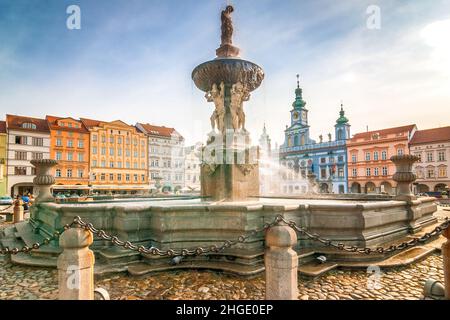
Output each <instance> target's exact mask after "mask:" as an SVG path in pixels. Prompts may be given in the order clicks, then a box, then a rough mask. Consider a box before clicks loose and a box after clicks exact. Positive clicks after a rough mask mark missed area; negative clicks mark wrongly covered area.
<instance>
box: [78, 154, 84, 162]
mask: <svg viewBox="0 0 450 320" xmlns="http://www.w3.org/2000/svg"><path fill="white" fill-rule="evenodd" d="M78 161H79V162H83V161H84V153H79V154H78Z"/></svg>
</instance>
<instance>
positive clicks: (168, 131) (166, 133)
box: [138, 123, 183, 139]
mask: <svg viewBox="0 0 450 320" xmlns="http://www.w3.org/2000/svg"><path fill="white" fill-rule="evenodd" d="M138 125H140V126H141V127H142V129H144V133H146V134H148V135H157V136H162V137H169V138H170V137H172V134H173V133H178V132H177V131H176V130H175V129H174V128H166V127H164V126H163V127H159V126H155V125H151V124H148V123H146V124H143V123H138ZM180 136H181V135H180ZM181 139H183V137H181Z"/></svg>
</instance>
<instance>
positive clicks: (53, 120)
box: [45, 116, 88, 133]
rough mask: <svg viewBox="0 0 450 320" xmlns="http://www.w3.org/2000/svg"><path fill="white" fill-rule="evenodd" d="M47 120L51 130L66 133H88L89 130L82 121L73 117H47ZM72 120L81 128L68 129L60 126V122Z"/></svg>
mask: <svg viewBox="0 0 450 320" xmlns="http://www.w3.org/2000/svg"><path fill="white" fill-rule="evenodd" d="M45 119H46V120H47V122H48V127H49V129H50V130H64V131H72V132H82V133H87V132H88V130H87V129H86V128H85V126H84V125H83V123H82V122H81V121H80V120H77V119H74V118H71V117H65V118H63V117H55V116H46V117H45ZM64 119H70V120H73V121H75V122H77V123H79V124H80V127H79V128H74V127H68V126H60V125H58V123H57V121H58V120H64Z"/></svg>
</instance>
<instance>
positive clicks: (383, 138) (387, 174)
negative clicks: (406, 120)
mask: <svg viewBox="0 0 450 320" xmlns="http://www.w3.org/2000/svg"><path fill="white" fill-rule="evenodd" d="M416 130H417V127H416V125H408V126H402V127H396V128H389V129H383V130H378V131H370V132H363V133H358V134H355V135H354V136H353V138H352V139H350V140H348V142H347V153H348V183H349V185H348V188H349V190H350V192H351V193H388V194H395V193H396V187H397V183H396V182H395V181H394V180H393V179H392V176H393V175H394V173H395V171H396V169H395V165H394V163H393V162H392V161H390V158H391V157H392V156H394V155H401V154H409V142H410V141H411V139H412V137H413V135H414V133H415V131H416Z"/></svg>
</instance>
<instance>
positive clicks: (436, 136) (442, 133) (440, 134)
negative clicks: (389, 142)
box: [410, 127, 450, 144]
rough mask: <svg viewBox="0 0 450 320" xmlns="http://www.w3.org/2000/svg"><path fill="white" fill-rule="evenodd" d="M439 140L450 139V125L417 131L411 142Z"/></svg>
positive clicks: (419, 142) (420, 142)
mask: <svg viewBox="0 0 450 320" xmlns="http://www.w3.org/2000/svg"><path fill="white" fill-rule="evenodd" d="M439 141H450V127H443V128H433V129H428V130H420V131H416V133H415V134H414V137H413V138H412V139H411V142H410V143H411V144H422V143H433V142H439Z"/></svg>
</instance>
